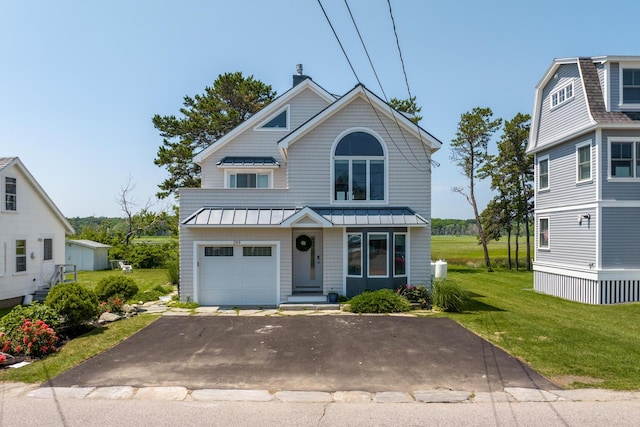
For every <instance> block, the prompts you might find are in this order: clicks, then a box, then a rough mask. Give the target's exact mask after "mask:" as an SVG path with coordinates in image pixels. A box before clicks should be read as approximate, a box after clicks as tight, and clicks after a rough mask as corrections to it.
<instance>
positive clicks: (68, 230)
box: [0, 157, 74, 307]
mask: <svg viewBox="0 0 640 427" xmlns="http://www.w3.org/2000/svg"><path fill="white" fill-rule="evenodd" d="M0 183H1V184H0V307H1V306H12V305H15V304H19V303H21V302H22V301H23V298H24V297H25V296H27V295H31V294H33V293H35V291H36V289H38V288H41V287H45V286H47V285H48V284H49V282H50V281H51V279H52V278H53V277H54V276H55V274H56V272H57V267H58V266H59V265H64V261H65V254H64V239H65V235H66V234H73V232H74V231H73V228H72V227H71V224H69V222H68V221H67V219H66V218H65V217H64V216H63V215H62V213H61V212H60V210H59V209H58V208H57V207H56V205H55V204H54V203H53V201H52V200H51V199H50V198H49V196H48V195H47V193H46V192H45V191H44V190H43V188H42V187H41V186H40V184H38V182H37V181H36V180H35V178H34V177H33V176H32V175H31V173H29V171H28V170H27V168H26V167H25V166H24V164H23V163H22V162H21V161H20V159H19V158H18V157H0Z"/></svg>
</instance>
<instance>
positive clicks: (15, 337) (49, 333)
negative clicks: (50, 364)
mask: <svg viewBox="0 0 640 427" xmlns="http://www.w3.org/2000/svg"><path fill="white" fill-rule="evenodd" d="M0 342H2V352H3V353H9V354H13V355H18V354H24V355H27V356H33V357H38V356H45V355H47V354H50V353H54V352H55V351H56V350H57V349H56V344H57V343H58V336H57V334H56V331H54V330H53V328H51V327H50V326H49V325H47V324H46V323H45V322H43V321H42V320H36V321H35V322H32V321H31V320H29V319H26V320H25V321H24V323H23V324H22V325H21V326H20V327H19V328H18V329H17V330H15V331H14V332H13V334H12V335H11V336H8V335H6V334H4V333H0Z"/></svg>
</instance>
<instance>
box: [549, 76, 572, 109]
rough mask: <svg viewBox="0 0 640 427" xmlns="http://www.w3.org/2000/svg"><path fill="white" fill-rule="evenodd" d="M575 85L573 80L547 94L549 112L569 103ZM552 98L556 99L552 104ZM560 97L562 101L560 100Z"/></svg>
mask: <svg viewBox="0 0 640 427" xmlns="http://www.w3.org/2000/svg"><path fill="white" fill-rule="evenodd" d="M575 94H576V91H575V85H574V84H573V80H571V81H570V82H568V83H566V84H564V85H563V86H562V87H561V88H559V89H556V90H554V91H553V92H551V93H550V94H549V110H555V109H556V108H559V107H560V106H562V105H564V104H566V103H567V102H569V101H571V100H572V99H573V98H574V97H575ZM554 97H556V101H555V102H554ZM560 97H562V99H560Z"/></svg>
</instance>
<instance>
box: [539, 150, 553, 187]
mask: <svg viewBox="0 0 640 427" xmlns="http://www.w3.org/2000/svg"><path fill="white" fill-rule="evenodd" d="M545 161H546V162H547V186H546V187H541V186H540V185H541V182H542V180H541V179H540V176H541V175H540V163H541V162H545ZM550 164H551V162H550V160H549V155H548V154H545V155H544V156H539V157H538V159H537V161H536V166H537V167H536V181H537V182H536V189H537V190H538V191H539V192H544V191H549V190H550V189H551V168H550V167H549V166H550Z"/></svg>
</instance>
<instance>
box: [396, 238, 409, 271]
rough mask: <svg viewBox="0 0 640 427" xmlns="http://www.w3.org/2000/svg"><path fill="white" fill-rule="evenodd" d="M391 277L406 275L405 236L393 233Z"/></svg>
mask: <svg viewBox="0 0 640 427" xmlns="http://www.w3.org/2000/svg"><path fill="white" fill-rule="evenodd" d="M393 257H394V261H393V276H394V277H402V276H406V275H407V263H406V261H407V234H406V233H393Z"/></svg>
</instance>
